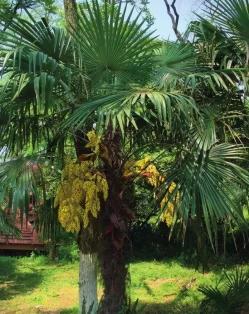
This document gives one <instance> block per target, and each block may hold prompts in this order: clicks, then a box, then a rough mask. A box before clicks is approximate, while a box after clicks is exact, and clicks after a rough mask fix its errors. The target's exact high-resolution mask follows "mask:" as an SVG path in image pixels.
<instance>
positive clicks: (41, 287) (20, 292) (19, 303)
mask: <svg viewBox="0 0 249 314" xmlns="http://www.w3.org/2000/svg"><path fill="white" fill-rule="evenodd" d="M221 273H222V271H221V269H217V270H216V271H215V270H214V271H211V272H209V273H208V274H204V275H202V274H200V273H198V272H196V271H195V270H194V269H192V268H188V267H183V266H182V265H181V264H180V263H179V262H177V261H174V260H168V261H167V260H166V261H161V262H157V261H150V262H134V263H132V264H131V266H130V277H131V278H130V284H129V292H130V295H131V297H132V301H135V300H136V299H139V303H140V305H141V306H142V305H145V308H144V310H143V313H151V314H157V313H158V314H159V313H172V314H175V313H181V314H195V313H198V304H199V302H200V300H201V297H202V296H201V294H200V293H199V292H198V291H197V287H198V286H199V285H202V284H211V283H213V284H215V282H216V281H217V280H218V279H219V278H220V276H221ZM77 280H78V263H57V264H53V263H50V262H49V261H48V260H47V259H46V258H45V257H43V256H40V257H36V258H30V257H22V258H15V257H0V313H2V314H14V313H23V314H33V313H51V314H52V313H62V314H63V313H64V314H74V313H75V314H76V313H78V312H77V302H78V296H77V289H78V287H77ZM100 294H101V289H100Z"/></svg>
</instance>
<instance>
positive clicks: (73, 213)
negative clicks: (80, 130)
mask: <svg viewBox="0 0 249 314" xmlns="http://www.w3.org/2000/svg"><path fill="white" fill-rule="evenodd" d="M88 135H89V136H88V138H89V145H88V147H90V145H91V148H93V145H94V142H95V143H96V145H98V144H97V142H96V137H95V136H94V135H93V133H92V132H91V134H88ZM95 153H96V151H95ZM107 197H108V183H107V181H106V178H105V176H104V175H103V174H102V173H100V172H99V171H98V169H97V167H96V166H95V164H94V162H93V161H92V160H85V161H82V162H68V163H67V164H66V166H65V167H64V169H63V172H62V182H61V184H60V186H59V188H58V191H57V194H56V198H55V206H59V221H60V223H61V225H62V226H63V227H64V228H65V230H66V231H68V232H78V231H79V230H80V226H81V225H83V227H84V228H87V227H88V226H89V224H90V217H93V218H97V217H98V214H99V212H100V207H101V199H103V200H106V199H107Z"/></svg>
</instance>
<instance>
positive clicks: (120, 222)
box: [99, 132, 133, 314]
mask: <svg viewBox="0 0 249 314" xmlns="http://www.w3.org/2000/svg"><path fill="white" fill-rule="evenodd" d="M103 143H104V145H105V147H106V148H107V151H108V158H107V159H106V160H105V159H103V162H104V164H105V165H104V173H105V176H106V179H107V182H108V186H109V197H108V199H107V202H106V204H105V206H104V210H103V211H102V216H101V217H100V220H101V223H100V225H101V228H102V232H101V233H102V237H101V239H100V243H99V244H100V247H99V256H100V266H101V272H102V278H103V284H104V296H103V299H102V302H101V310H100V313H101V314H117V313H120V311H121V310H122V308H123V306H124V305H125V304H126V301H127V297H126V278H127V273H128V271H127V269H128V267H127V262H128V254H127V253H128V245H129V223H130V221H131V219H132V218H133V215H132V212H131V211H130V210H129V201H128V200H127V199H126V195H125V194H126V193H125V189H126V182H125V180H124V177H123V174H122V157H121V156H122V154H121V149H120V147H121V146H120V135H119V134H118V133H115V134H114V135H113V134H112V132H109V134H107V136H106V138H105V140H104V141H103Z"/></svg>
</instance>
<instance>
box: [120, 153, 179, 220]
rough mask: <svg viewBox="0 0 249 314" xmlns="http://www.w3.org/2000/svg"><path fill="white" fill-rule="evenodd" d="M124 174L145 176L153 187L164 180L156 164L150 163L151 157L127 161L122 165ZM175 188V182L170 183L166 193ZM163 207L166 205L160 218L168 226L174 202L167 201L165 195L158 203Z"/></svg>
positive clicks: (127, 175)
mask: <svg viewBox="0 0 249 314" xmlns="http://www.w3.org/2000/svg"><path fill="white" fill-rule="evenodd" d="M123 174H124V176H125V177H127V178H129V177H134V176H142V177H145V179H146V181H147V182H148V183H149V184H150V185H151V186H153V187H155V188H156V187H158V186H159V185H160V184H161V183H162V182H164V181H165V178H164V177H163V176H161V175H160V173H159V171H158V170H157V168H156V166H155V165H154V164H153V163H151V159H150V158H149V157H145V158H143V159H140V160H137V161H132V160H130V161H127V162H126V164H125V166H124V172H123ZM175 188H176V184H175V183H172V184H171V186H170V187H169V192H168V193H173V191H174V190H175ZM160 206H161V208H162V209H163V208H164V207H165V206H166V209H165V210H164V211H163V214H162V215H161V220H162V221H164V222H166V224H167V225H168V226H170V225H171V224H172V222H173V218H174V210H175V207H174V204H173V203H172V202H168V197H167V196H165V197H164V198H163V200H162V201H161V204H160Z"/></svg>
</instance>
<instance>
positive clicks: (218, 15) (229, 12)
mask: <svg viewBox="0 0 249 314" xmlns="http://www.w3.org/2000/svg"><path fill="white" fill-rule="evenodd" d="M205 7H206V9H204V11H206V12H207V14H208V16H209V17H210V18H212V19H213V20H214V21H215V22H216V23H217V25H218V26H220V27H221V28H222V29H223V30H224V31H225V32H226V33H227V34H228V35H229V36H230V37H231V38H232V39H233V40H235V42H237V44H239V45H240V46H241V47H244V48H245V50H244V52H246V54H247V58H248V57H249V56H248V45H249V28H248V26H249V1H248V0H206V1H205Z"/></svg>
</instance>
